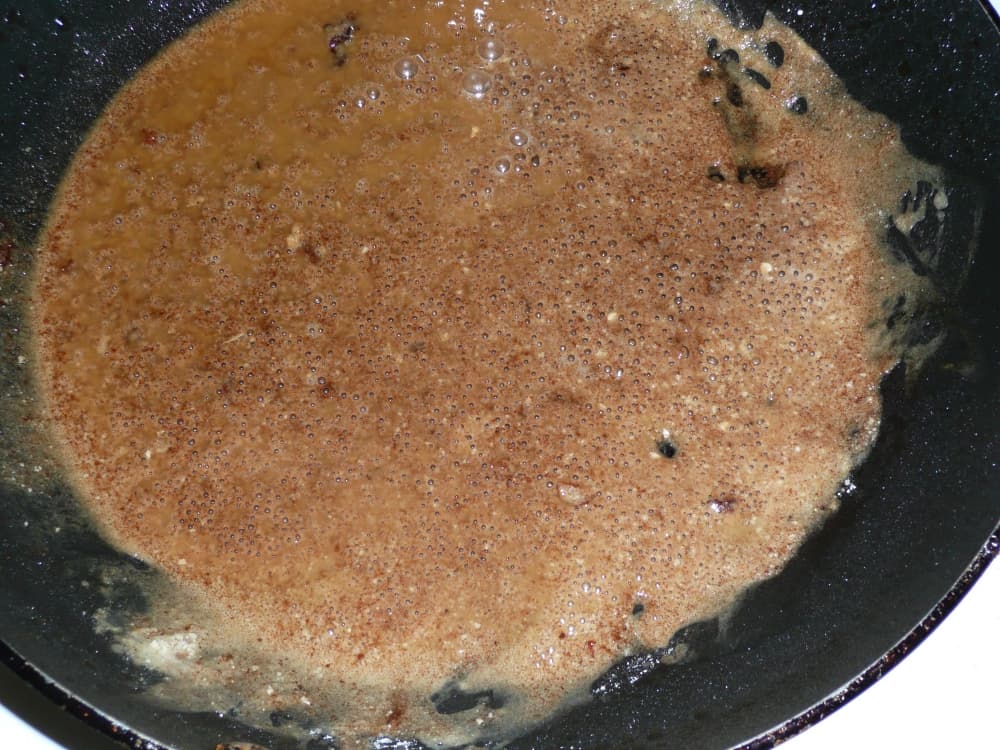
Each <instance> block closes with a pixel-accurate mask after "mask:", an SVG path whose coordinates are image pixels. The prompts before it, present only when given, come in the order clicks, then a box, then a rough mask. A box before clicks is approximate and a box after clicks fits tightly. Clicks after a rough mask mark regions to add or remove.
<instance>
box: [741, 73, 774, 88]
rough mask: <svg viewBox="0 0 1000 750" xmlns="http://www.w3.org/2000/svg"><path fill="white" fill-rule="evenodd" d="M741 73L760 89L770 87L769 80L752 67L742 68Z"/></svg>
mask: <svg viewBox="0 0 1000 750" xmlns="http://www.w3.org/2000/svg"><path fill="white" fill-rule="evenodd" d="M743 75H745V76H746V77H747V78H749V79H750V80H751V81H753V82H754V83H756V84H757V85H758V86H760V87H761V88H762V89H765V90H766V89H770V88H771V80H770V79H769V78H768V77H767V76H765V75H764V74H763V73H761V72H760V71H757V70H754V69H753V68H743Z"/></svg>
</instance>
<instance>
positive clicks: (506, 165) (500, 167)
mask: <svg viewBox="0 0 1000 750" xmlns="http://www.w3.org/2000/svg"><path fill="white" fill-rule="evenodd" d="M509 171H510V159H508V158H507V157H504V158H502V159H500V160H499V161H498V162H497V172H499V173H500V174H506V173H507V172H509Z"/></svg>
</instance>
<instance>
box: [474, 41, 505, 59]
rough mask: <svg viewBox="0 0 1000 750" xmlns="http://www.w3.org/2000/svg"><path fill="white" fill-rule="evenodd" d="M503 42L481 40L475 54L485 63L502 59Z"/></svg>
mask: <svg viewBox="0 0 1000 750" xmlns="http://www.w3.org/2000/svg"><path fill="white" fill-rule="evenodd" d="M503 51H504V50H503V42H501V41H500V40H499V39H483V40H482V41H481V42H479V44H478V45H477V46H476V52H478V53H479V56H480V57H481V58H483V59H484V60H486V61H487V62H493V61H495V60H499V59H500V58H501V57H503Z"/></svg>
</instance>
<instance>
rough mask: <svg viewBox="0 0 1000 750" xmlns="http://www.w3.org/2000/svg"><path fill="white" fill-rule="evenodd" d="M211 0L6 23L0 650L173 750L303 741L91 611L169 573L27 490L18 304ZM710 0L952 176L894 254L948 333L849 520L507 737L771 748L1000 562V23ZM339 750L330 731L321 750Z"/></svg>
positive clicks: (27, 672) (40, 7) (915, 385)
mask: <svg viewBox="0 0 1000 750" xmlns="http://www.w3.org/2000/svg"><path fill="white" fill-rule="evenodd" d="M221 4H223V3H222V2H221V1H220V0H149V2H129V1H128V0H106V1H105V2H72V1H71V0H32V1H31V2H27V1H25V2H12V3H11V4H10V5H11V7H10V8H9V9H8V10H6V11H4V12H3V14H2V15H0V87H2V88H0V91H2V94H0V98H2V102H3V106H2V107H0V266H2V267H3V270H2V271H0V571H2V574H3V581H4V584H3V593H2V596H0V641H2V645H0V658H2V659H3V660H4V661H5V662H6V663H7V664H8V665H9V666H11V667H12V668H13V669H14V670H15V671H17V672H18V673H19V674H20V675H21V676H22V677H23V678H25V679H27V680H29V681H32V682H35V683H37V684H40V685H42V686H43V688H44V689H45V691H47V692H48V693H49V694H50V696H52V697H53V698H55V699H56V700H57V701H58V702H60V703H64V704H65V703H68V704H69V705H70V707H71V709H72V710H73V711H74V712H75V713H85V714H87V715H88V716H89V717H90V721H91V722H92V723H94V724H96V725H98V726H99V727H101V728H102V729H103V730H104V731H106V732H110V733H112V734H116V735H117V736H119V737H121V738H122V739H123V740H124V741H126V742H128V743H129V744H133V745H134V746H135V747H146V746H147V745H146V744H145V742H144V740H143V739H142V738H155V739H156V740H157V741H158V742H160V743H163V744H164V745H167V746H172V747H178V748H184V749H187V748H192V749H194V748H198V749H201V748H208V749H211V748H214V747H215V745H216V743H225V742H235V741H252V742H255V743H257V744H259V745H263V746H266V747H268V748H270V749H271V750H283V749H284V748H289V750H290V749H291V748H293V747H297V744H296V743H295V742H294V741H292V740H290V739H289V738H288V737H287V736H285V735H284V734H283V733H282V731H281V730H282V726H281V725H282V724H283V723H286V722H294V721H295V720H296V719H295V717H284V716H275V717H272V722H271V724H272V725H273V726H268V727H262V728H252V727H247V726H244V725H242V724H241V723H240V722H239V721H237V720H236V718H235V717H234V716H232V715H222V716H220V715H217V714H214V713H203V714H193V713H178V712H174V711H170V710H166V709H163V708H161V707H157V706H154V705H151V704H150V703H149V702H148V701H147V700H146V699H145V698H144V694H143V688H144V687H147V686H149V685H151V684H154V683H155V682H156V681H158V680H160V679H162V676H160V675H158V674H156V673H153V672H151V671H149V670H147V669H144V668H141V667H138V666H136V665H134V664H132V663H130V662H128V661H127V660H126V659H125V658H124V657H122V656H120V655H118V654H116V653H114V651H113V650H112V649H111V643H110V641H109V639H108V638H107V637H106V636H102V635H99V634H97V633H95V630H94V627H93V624H92V617H93V614H94V612H95V610H96V609H98V608H100V607H108V606H111V607H112V608H113V609H115V610H117V611H120V612H122V613H138V612H142V611H143V608H144V606H145V603H144V601H143V598H142V595H141V593H140V590H141V586H140V584H141V583H142V582H143V581H145V580H149V579H151V578H154V577H156V576H158V573H157V572H156V571H155V570H152V569H149V568H148V567H146V566H144V565H143V564H141V563H139V562H137V561H136V560H134V559H132V558H129V557H125V556H123V555H121V554H120V553H118V552H116V551H115V550H113V549H112V548H110V547H109V546H108V545H107V544H106V543H105V542H104V541H103V540H102V539H101V538H100V537H99V536H98V535H97V534H95V533H94V531H93V530H92V529H90V528H89V527H88V526H87V524H86V523H85V522H84V521H83V520H82V519H81V516H80V513H79V510H78V508H77V506H76V503H75V501H74V500H73V497H72V494H71V491H70V489H69V488H68V486H67V485H65V484H64V483H62V482H60V480H59V478H58V477H56V476H53V477H46V478H45V479H46V481H45V482H43V483H42V484H44V485H45V486H46V490H45V491H44V492H39V491H34V487H35V486H37V485H38V482H35V483H32V482H27V481H25V480H24V475H25V473H26V472H31V471H32V470H33V469H32V466H31V465H30V464H28V465H25V466H19V464H20V463H24V461H23V458H24V456H26V455H29V454H30V449H29V448H30V446H27V445H26V441H27V438H26V437H25V436H26V434H27V433H26V432H25V430H24V423H23V420H24V419H26V418H30V415H26V414H25V412H24V410H23V409H22V408H21V404H22V403H23V401H24V400H25V399H26V398H28V397H29V396H30V383H27V382H26V374H25V372H26V371H25V367H24V363H23V361H21V362H19V360H18V357H19V356H21V357H23V356H26V353H27V351H28V347H27V332H26V330H25V329H24V319H23V307H22V304H23V293H24V286H25V281H26V278H27V274H28V272H29V269H30V266H31V247H32V243H33V241H34V239H35V237H36V236H37V233H38V231H39V229H40V227H41V225H42V222H43V221H44V216H45V211H46V208H47V206H48V204H49V202H50V200H51V198H52V196H53V192H54V189H55V187H56V185H57V184H58V179H59V176H60V174H61V173H62V171H63V170H64V169H65V167H66V166H67V165H68V163H69V160H70V158H71V157H72V154H73V152H74V150H75V148H76V147H77V146H78V145H79V143H80V142H81V140H82V138H83V137H84V135H85V133H86V129H87V127H88V126H89V125H90V123H92V122H93V120H94V119H95V118H96V117H97V115H98V114H99V113H100V111H101V109H102V107H103V105H104V104H105V103H106V102H107V101H108V99H109V98H110V97H111V96H112V95H113V94H114V92H115V90H116V89H117V87H118V86H120V85H121V84H122V83H123V82H124V81H125V80H127V79H128V77H129V76H130V75H131V74H132V73H134V72H135V70H136V69H137V68H138V66H140V65H141V64H142V63H143V62H144V61H146V60H147V59H149V57H150V56H151V55H152V54H153V53H154V52H155V51H156V50H157V49H159V48H160V47H161V46H163V45H164V44H165V43H167V42H168V41H170V40H171V39H173V38H176V37H177V36H178V35H179V34H181V33H182V32H183V31H184V29H186V28H187V27H189V26H190V25H191V24H192V23H195V22H196V21H197V20H198V19H200V18H202V17H204V16H205V15H206V14H207V13H209V12H211V11H212V10H213V9H214V8H216V7H218V6H219V5H221ZM720 5H722V6H723V7H724V9H726V10H727V12H729V13H730V15H731V16H732V17H733V18H734V19H736V20H738V21H739V22H740V23H742V24H745V25H754V24H757V23H759V20H760V18H761V17H762V13H763V12H764V10H771V11H772V12H773V13H775V14H776V15H777V16H778V17H779V18H780V19H781V20H782V21H784V22H785V23H787V24H788V25H789V26H791V27H792V28H794V29H795V30H796V31H798V33H799V34H800V35H801V36H803V37H804V38H805V39H806V41H807V42H809V43H810V44H811V45H812V46H813V47H815V48H816V49H817V50H819V51H820V52H821V53H822V54H823V56H824V57H825V58H826V59H827V61H828V62H829V63H830V64H831V66H832V67H833V68H834V69H835V70H836V71H837V72H838V73H839V74H840V76H841V77H842V78H843V79H844V81H845V82H846V83H847V85H848V88H849V90H850V91H851V93H852V94H853V95H854V96H855V97H856V98H858V99H859V100H861V101H862V102H863V103H865V104H866V105H867V106H869V107H870V108H872V109H875V110H878V111H881V112H883V113H885V114H887V115H888V116H889V117H890V118H891V119H893V120H894V121H896V122H897V123H899V124H900V125H901V127H902V132H903V137H904V140H905V141H906V143H907V145H908V147H909V148H910V150H911V151H912V152H914V153H915V154H916V155H918V156H920V157H922V158H924V159H926V160H927V161H930V162H933V163H936V164H940V165H942V166H944V167H945V168H946V170H947V173H948V180H949V184H950V187H949V208H948V211H947V215H937V214H934V215H933V216H932V219H933V221H932V222H930V228H929V229H928V231H927V232H926V233H925V234H920V233H919V232H918V233H917V236H916V237H915V239H914V241H913V242H909V243H907V242H905V241H900V242H897V247H896V249H897V251H898V253H899V254H900V257H903V258H906V259H907V260H908V262H910V263H912V264H913V265H914V267H915V268H918V269H919V270H920V271H921V272H923V273H925V274H926V275H927V276H928V277H929V278H931V279H932V280H933V282H934V284H935V286H936V287H937V289H938V291H939V299H938V301H937V302H936V304H934V305H933V306H932V307H930V308H929V309H928V310H927V312H926V315H925V316H924V317H922V318H921V319H919V320H918V321H917V322H916V323H915V324H914V325H913V326H911V327H910V329H909V331H908V335H909V336H910V337H911V339H912V341H914V342H916V343H919V342H920V341H925V340H929V339H931V338H933V337H934V336H936V335H939V334H943V335H944V343H943V344H942V345H941V346H940V348H939V349H938V351H937V353H936V354H935V355H934V356H933V358H932V359H931V360H930V361H929V362H928V363H927V365H926V366H925V367H924V368H923V369H921V370H920V371H919V372H910V373H907V372H905V371H904V369H903V368H898V369H897V370H896V371H894V372H893V373H891V374H890V375H889V376H888V377H887V378H886V380H885V382H884V384H883V394H884V400H885V416H884V422H883V430H882V433H881V435H880V438H879V440H878V443H877V444H876V446H875V448H874V450H873V451H872V454H871V456H870V457H869V459H868V460H867V461H866V462H865V464H864V465H863V466H862V467H861V468H860V469H859V470H858V472H857V473H856V475H855V476H854V483H855V484H856V485H857V489H856V490H854V491H853V492H851V493H849V494H847V495H846V496H845V497H844V499H843V507H842V509H841V511H840V512H839V513H838V514H837V515H835V516H834V517H833V518H832V519H831V520H830V521H829V522H828V523H827V524H826V526H825V527H824V528H823V529H821V530H820V531H819V532H818V533H816V534H815V535H814V537H813V538H811V539H810V540H809V541H808V542H807V543H806V544H805V546H804V547H803V548H802V550H801V551H800V553H799V554H798V555H797V556H796V557H795V559H794V560H793V561H792V562H791V564H790V565H789V566H788V567H787V569H786V570H785V571H784V572H783V573H781V574H780V575H779V576H778V577H776V578H775V579H772V580H770V581H767V582H765V583H763V584H762V585H760V586H758V587H757V588H756V589H755V590H754V591H753V592H752V593H751V594H750V595H749V596H748V597H747V598H746V601H745V602H744V603H743V605H742V606H741V608H740V609H739V611H738V612H737V613H736V615H735V616H734V617H733V618H732V620H731V621H730V622H728V623H727V625H726V626H725V627H720V625H719V623H718V622H707V623H700V624H698V625H695V626H692V627H690V628H687V629H685V631H683V632H682V633H679V634H678V636H677V639H678V640H682V641H684V642H685V643H687V644H688V646H689V647H690V648H691V649H692V651H693V652H694V654H695V658H694V659H692V660H690V661H688V662H686V663H683V664H677V665H674V666H670V667H666V666H663V665H661V664H659V663H658V662H657V661H656V660H655V659H652V658H650V657H643V656H639V657H634V658H632V659H630V660H628V661H627V662H625V663H623V664H621V665H619V666H617V667H615V668H613V669H612V670H611V671H610V672H609V673H608V674H607V675H605V676H604V677H602V678H601V679H600V680H598V681H597V682H595V684H594V687H593V690H592V692H593V693H594V700H593V701H591V702H590V703H589V704H587V705H584V706H581V707H579V708H577V709H575V710H573V711H572V712H570V713H569V714H567V715H564V716H562V717H559V718H557V719H555V720H553V721H551V722H550V723H549V724H546V725H544V726H542V727H540V728H538V729H537V730H536V731H534V732H533V733H532V734H531V735H530V736H527V737H524V738H522V739H521V740H519V741H517V742H515V743H513V744H512V745H511V746H510V747H512V748H517V749H518V750H529V749H534V748H538V749H539V750H541V749H542V748H571V747H572V748H574V749H577V748H578V749H581V750H582V749H583V748H685V749H688V748H706V749H707V748H726V747H730V746H734V745H739V744H741V743H749V744H748V745H747V746H748V747H755V748H756V747H769V746H771V745H773V744H774V743H775V742H776V741H779V740H780V739H781V738H782V737H783V736H786V735H787V734H789V733H793V732H794V731H796V730H797V729H798V728H799V727H800V726H801V725H802V724H803V723H806V722H808V721H811V720H814V719H815V718H816V717H817V716H819V715H821V714H823V713H824V712H829V711H831V710H833V709H834V708H835V707H836V705H838V703H839V702H842V701H843V700H846V699H847V698H848V697H850V695H851V694H852V692H853V691H856V690H858V689H860V688H861V687H863V685H864V684H866V683H867V682H870V681H871V680H873V679H875V678H876V677H877V675H878V674H879V673H880V672H881V671H883V670H884V669H885V668H888V666H889V665H891V664H892V663H894V661H895V660H897V659H898V658H900V656H901V655H902V654H904V653H905V652H906V651H907V650H908V649H909V648H911V647H912V646H913V645H915V643H916V642H918V641H919V640H920V638H922V636H923V634H924V633H925V632H926V630H927V629H929V628H930V627H932V626H933V624H934V622H936V621H937V619H939V618H940V616H942V615H943V613H945V612H946V611H947V610H948V609H949V608H950V606H952V605H953V603H954V601H955V600H957V598H959V597H960V596H961V592H963V591H964V590H965V587H967V586H968V585H969V584H970V583H971V581H972V580H974V578H975V576H976V575H977V571H978V570H979V569H981V568H982V566H984V565H985V564H986V561H987V560H988V559H989V557H990V556H991V555H993V554H995V553H996V549H997V545H998V536H997V534H996V529H997V526H998V521H1000V469H998V465H997V463H998V462H997V459H998V451H997V438H998V435H1000V429H998V426H1000V372H998V365H1000V306H998V305H997V304H996V301H995V299H994V288H995V287H996V285H997V283H998V281H1000V210H998V209H1000V199H998V196H1000V181H998V178H997V175H998V174H1000V169H998V167H1000V161H998V157H1000V34H998V33H997V30H996V27H995V26H994V25H992V24H991V23H990V20H989V18H988V17H987V14H986V11H985V10H984V9H983V7H981V6H980V4H979V3H978V2H975V1H967V2H931V1H928V0H923V1H921V2H902V1H891V0H887V1H886V2H878V3H872V2H869V1H867V0H866V1H864V2H862V1H860V0H848V1H847V2H841V3H827V2H823V1H822V0H816V1H811V2H805V1H803V2H787V1H785V0H782V1H780V2H766V1H764V0H745V1H739V2H737V1H736V0H720ZM994 22H995V19H994ZM914 192H915V193H916V192H918V190H917V188H916V186H915V188H914ZM924 224H928V222H924ZM939 230H940V231H939ZM899 239H900V238H897V240H899ZM970 256H973V257H974V260H973V262H972V266H971V272H970V271H969V258H970ZM27 487H32V489H33V491H31V492H28V491H27V489H26V488H27ZM57 529H58V530H57ZM991 535H992V537H991ZM970 565H971V567H970ZM956 581H958V582H959V584H958V585H957V586H956ZM109 583H110V584H113V585H108V584H109ZM949 592H950V593H949ZM929 613H930V614H929ZM859 675H862V676H861V677H860V678H858V676H859ZM856 678H857V679H856ZM47 680H52V681H54V682H55V683H56V684H55V685H52V684H49V683H48V682H47ZM844 686H850V687H848V688H847V690H846V691H845V692H842V693H839V694H838V691H840V690H841V688H843V687H844ZM831 694H838V695H837V696H836V697H835V698H833V699H831V700H830V701H826V702H825V703H823V702H822V701H823V700H824V699H825V698H827V696H830V695H831ZM817 703H820V705H819V706H818V707H815V708H814V706H815V705H816V704H817ZM89 706H93V707H95V708H96V709H97V710H96V711H95V710H92V709H90V708H88V707H89ZM800 715H802V716H800ZM796 716H800V718H797V719H794V720H793V721H790V722H789V721H788V719H789V718H790V717H796ZM776 728H777V729H776ZM87 741H89V740H87ZM155 746H156V745H155V744H149V745H148V747H151V748H152V747H155ZM335 746H336V744H335V742H334V741H333V740H332V738H328V737H325V736H323V735H322V734H321V733H319V732H317V733H316V734H315V736H314V737H313V739H312V740H311V742H310V743H309V746H308V747H309V750H318V749H319V748H331V747H335ZM380 747H385V748H399V750H403V748H414V747H416V746H415V745H412V744H411V743H398V742H393V741H391V740H389V739H387V740H386V742H385V743H384V744H383V745H380Z"/></svg>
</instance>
